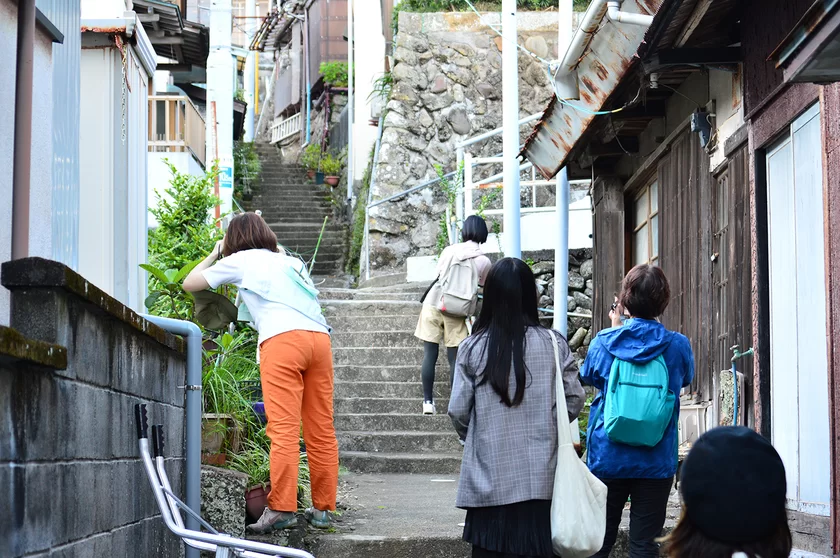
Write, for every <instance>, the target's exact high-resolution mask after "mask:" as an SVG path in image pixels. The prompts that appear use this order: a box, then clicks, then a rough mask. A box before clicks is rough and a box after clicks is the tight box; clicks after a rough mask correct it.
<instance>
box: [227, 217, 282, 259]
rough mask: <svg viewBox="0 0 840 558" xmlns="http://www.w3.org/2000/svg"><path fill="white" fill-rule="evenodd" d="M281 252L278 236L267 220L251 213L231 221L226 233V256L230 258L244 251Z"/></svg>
mask: <svg viewBox="0 0 840 558" xmlns="http://www.w3.org/2000/svg"><path fill="white" fill-rule="evenodd" d="M259 249H263V250H269V251H271V252H279V248H277V235H276V234H274V231H272V230H271V227H269V226H268V224H267V223H266V222H265V220H264V219H263V218H262V217H261V216H260V215H257V214H256V213H253V212H251V211H249V212H247V213H240V214H239V215H237V216H236V217H234V218H233V219H231V221H230V224H229V225H228V228H227V231H226V232H225V245H224V254H225V256H230V255H232V254H235V253H237V252H241V251H242V250H259Z"/></svg>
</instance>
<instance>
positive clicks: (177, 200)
mask: <svg viewBox="0 0 840 558" xmlns="http://www.w3.org/2000/svg"><path fill="white" fill-rule="evenodd" d="M169 168H170V172H171V173H172V178H171V180H170V184H169V187H168V188H167V189H166V190H165V195H159V196H158V203H157V207H155V208H152V209H151V211H152V214H153V215H154V216H155V218H156V219H157V221H158V223H159V225H158V227H157V228H156V229H153V230H151V231H149V264H144V265H143V268H144V269H146V270H147V271H148V272H149V274H150V278H149V287H150V288H149V290H150V293H151V294H150V296H149V298H148V299H147V305H148V307H149V311H150V313H152V314H155V315H158V316H164V317H170V318H181V319H185V318H186V319H191V320H194V321H203V323H209V322H208V321H206V320H203V319H200V318H201V316H202V314H201V313H197V314H195V315H194V309H193V298H192V297H191V296H190V295H188V294H187V293H185V292H184V291H183V289H182V287H181V283H182V281H183V279H184V278H185V277H186V275H187V274H188V273H189V271H190V270H191V269H192V268H193V267H194V266H195V265H196V264H197V263H198V262H199V261H200V260H201V259H203V258H204V257H205V256H206V255H207V254H208V253H209V252H210V251H211V250H212V249H213V247H214V245H215V243H216V241H218V240H219V239H221V237H222V231H221V229H220V228H219V227H217V223H216V221H215V219H214V218H212V217H211V215H212V210H213V208H214V207H215V206H216V205H217V203H218V200H217V198H216V197H215V196H214V195H213V193H212V192H213V186H214V181H215V177H216V174H217V172H218V171H217V169H216V167H215V166H214V168H213V169H212V170H211V171H209V172H207V173H206V174H205V175H204V176H200V177H194V176H190V175H186V174H181V173H179V172H178V171H177V169H175V167H174V166H172V165H169ZM196 295H198V293H196ZM204 295H209V296H207V297H205V296H204ZM235 295H236V291H235V289H234V288H231V287H222V288H220V289H217V290H216V293H215V294H213V293H211V292H208V291H204V292H203V293H202V297H201V298H202V300H204V299H205V298H209V299H210V300H213V299H214V298H215V300H216V302H217V303H218V304H219V305H227V306H229V307H232V305H233V301H234V300H235ZM211 310H212V308H211ZM211 313H212V312H211ZM234 319H235V318H232V317H231V318H230V319H229V320H216V321H218V322H220V323H224V326H222V327H219V328H218V329H219V330H223V331H211V330H208V329H203V331H204V339H205V343H204V350H203V359H202V363H203V366H202V403H203V413H205V414H212V415H216V419H215V423H214V422H212V421H210V420H208V421H207V423H206V424H207V428H208V431H210V432H212V431H213V429H215V428H225V430H226V431H227V435H226V438H225V442H224V445H223V448H222V451H223V452H225V453H227V455H228V460H227V464H226V466H228V467H230V468H232V469H236V470H239V471H242V472H245V473H246V474H248V475H249V479H250V480H251V483H252V484H261V483H264V482H268V476H269V452H270V442H269V440H268V438H267V436H266V434H265V427H264V425H263V419H262V418H261V417H260V416H258V415H257V413H256V410H255V408H254V404H255V403H256V402H259V401H260V400H261V399H262V396H261V393H260V389H259V385H260V372H259V365H258V364H257V362H256V350H257V332H256V331H255V330H254V329H252V328H251V327H250V326H249V325H247V324H246V323H244V322H236V321H235V322H234V328H233V330H232V331H228V327H227V324H228V323H229V322H230V321H232V320H234ZM199 325H201V324H199ZM299 477H300V484H301V485H303V486H302V488H303V490H301V492H303V493H304V494H305V493H307V491H308V479H309V472H308V470H307V468H306V460H305V456H303V457H302V459H301V471H300V475H299Z"/></svg>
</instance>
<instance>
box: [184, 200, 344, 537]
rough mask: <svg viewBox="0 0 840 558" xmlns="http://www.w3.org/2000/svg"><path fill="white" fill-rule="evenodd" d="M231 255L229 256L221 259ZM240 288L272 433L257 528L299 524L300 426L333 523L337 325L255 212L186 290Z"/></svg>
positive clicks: (325, 521) (315, 493) (323, 509)
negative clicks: (267, 489) (267, 487)
mask: <svg viewBox="0 0 840 558" xmlns="http://www.w3.org/2000/svg"><path fill="white" fill-rule="evenodd" d="M222 256H224V259H220V258H222ZM222 284H230V285H236V286H237V287H239V292H240V294H241V296H242V300H243V302H244V303H245V304H246V306H247V307H248V310H249V311H250V313H251V316H252V317H253V319H254V323H255V325H256V326H257V331H258V332H259V354H260V358H259V360H260V378H261V380H262V387H263V395H264V398H265V411H266V417H267V418H268V425H267V427H266V433H267V434H268V437H269V438H270V439H271V493H270V494H269V495H268V507H266V508H265V510H264V511H263V514H262V516H261V517H260V519H259V520H258V521H257V522H256V523H254V524H253V525H249V529H250V530H251V531H254V532H258V533H264V532H268V531H271V530H273V529H287V528H289V527H292V526H294V525H295V524H296V523H297V517H296V515H295V512H296V511H297V480H298V460H299V453H300V444H299V439H298V436H299V432H300V424H301V420H302V421H303V438H304V442H305V443H306V449H307V456H308V459H309V471H310V477H311V480H312V504H313V507H311V508H309V509H307V510H306V511H305V517H306V519H307V520H308V521H309V522H310V523H311V524H312V525H313V526H315V527H319V528H322V529H326V528H328V527H329V526H330V517H329V514H328V513H327V512H328V511H331V510H335V500H336V490H337V486H338V442H337V441H336V437H335V426H334V425H333V364H332V349H331V345H330V335H329V332H330V329H329V327H328V326H327V323H326V321H325V320H324V316H323V314H322V313H321V306H320V304H319V303H318V299H317V295H318V291H317V290H316V289H315V287H314V286H313V284H312V280H311V279H310V278H309V274H308V272H307V270H306V266H305V265H304V264H303V262H302V261H300V260H298V259H296V258H293V257H290V256H288V255H286V254H285V253H283V252H282V251H281V250H280V249H279V248H278V246H277V236H276V235H275V234H274V233H273V232H272V230H271V228H269V226H268V225H267V224H266V223H265V221H264V220H263V218H262V217H260V216H259V215H257V214H255V213H244V214H242V215H238V216H237V217H235V218H234V219H233V220H232V221H231V222H230V225H229V227H228V230H227V234H226V235H225V239H224V240H222V241H219V243H217V245H216V247H215V249H214V250H213V252H212V253H211V254H210V255H209V256H207V258H205V259H204V261H202V262H201V263H200V264H199V265H198V266H196V267H195V269H193V271H192V272H191V273H190V274H189V275H188V276H187V278H186V279H185V280H184V290H186V291H199V290H203V289H207V288H213V289H215V288H216V287H218V286H219V285H222Z"/></svg>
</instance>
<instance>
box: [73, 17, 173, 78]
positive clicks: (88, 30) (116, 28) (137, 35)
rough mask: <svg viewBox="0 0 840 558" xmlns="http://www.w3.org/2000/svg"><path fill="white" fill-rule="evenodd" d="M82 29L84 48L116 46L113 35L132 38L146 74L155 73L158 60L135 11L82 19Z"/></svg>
mask: <svg viewBox="0 0 840 558" xmlns="http://www.w3.org/2000/svg"><path fill="white" fill-rule="evenodd" d="M81 31H82V47H83V48H84V47H85V46H88V47H90V46H100V47H101V46H114V45H113V44H112V42H111V41H112V39H111V38H110V36H112V35H122V36H124V37H126V38H128V39H132V46H133V47H134V51H135V53H136V54H137V58H138V59H139V60H140V63H141V64H142V65H143V69H145V70H146V74H147V75H149V76H151V75H153V74H154V73H155V69H156V68H157V60H156V59H155V53H154V50H153V49H152V43H151V42H150V41H149V37H148V35H146V31H145V30H144V29H143V26H142V25H141V24H140V21H139V20H138V19H137V14H135V13H134V12H125V15H124V16H123V17H120V18H110V19H82V20H81ZM89 36H90V37H94V36H95V37H98V39H97V38H89ZM106 36H107V37H106Z"/></svg>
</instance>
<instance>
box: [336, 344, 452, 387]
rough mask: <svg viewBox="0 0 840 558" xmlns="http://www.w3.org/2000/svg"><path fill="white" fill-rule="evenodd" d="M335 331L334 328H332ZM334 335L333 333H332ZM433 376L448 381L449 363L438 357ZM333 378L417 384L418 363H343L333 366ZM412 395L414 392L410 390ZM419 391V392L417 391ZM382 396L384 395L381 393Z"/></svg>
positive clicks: (418, 374) (343, 380)
mask: <svg viewBox="0 0 840 558" xmlns="http://www.w3.org/2000/svg"><path fill="white" fill-rule="evenodd" d="M333 331H335V330H333ZM333 337H335V333H333ZM435 377H436V379H438V381H444V380H446V381H448V378H449V365H448V364H446V363H444V362H441V361H440V359H438V364H437V366H436V367H435ZM335 378H336V380H337V381H340V382H348V383H349V382H357V383H358V382H372V383H381V382H395V383H405V382H409V383H412V384H419V382H420V363H416V364H412V365H408V366H356V365H352V364H351V365H344V366H336V367H335ZM411 393H412V395H411V396H412V397H413V394H414V393H415V392H411ZM417 393H419V392H417ZM383 397H384V395H383Z"/></svg>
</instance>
